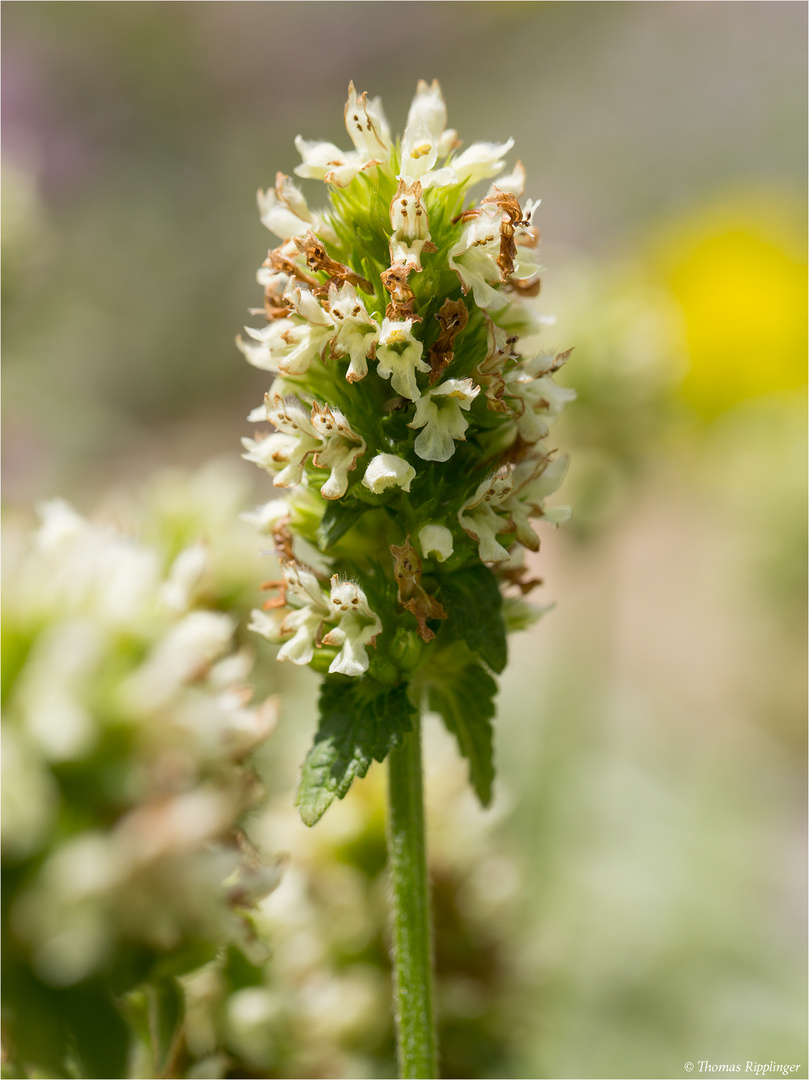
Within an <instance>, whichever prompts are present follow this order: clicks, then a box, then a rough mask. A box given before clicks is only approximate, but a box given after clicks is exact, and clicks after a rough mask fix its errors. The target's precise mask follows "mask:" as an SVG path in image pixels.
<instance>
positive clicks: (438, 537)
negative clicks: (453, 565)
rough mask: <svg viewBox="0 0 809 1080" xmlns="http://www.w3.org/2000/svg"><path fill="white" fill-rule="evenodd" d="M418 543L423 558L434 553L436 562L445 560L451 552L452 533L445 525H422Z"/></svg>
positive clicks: (427, 557)
mask: <svg viewBox="0 0 809 1080" xmlns="http://www.w3.org/2000/svg"><path fill="white" fill-rule="evenodd" d="M419 545H420V547H421V553H422V555H423V556H424V558H425V559H429V558H430V556H431V555H434V556H435V558H436V559H437V560H438V562H446V561H447V559H448V558H449V557H450V555H451V554H452V552H453V541H452V533H451V532H450V531H449V529H448V528H447V527H446V526H445V525H422V527H421V528H420V529H419Z"/></svg>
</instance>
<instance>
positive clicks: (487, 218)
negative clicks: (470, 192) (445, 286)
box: [449, 205, 508, 311]
mask: <svg viewBox="0 0 809 1080" xmlns="http://www.w3.org/2000/svg"><path fill="white" fill-rule="evenodd" d="M502 216H503V215H502V214H501V212H500V210H498V208H497V207H496V206H494V205H488V206H482V207H481V209H480V213H479V214H478V215H477V216H476V217H474V218H473V219H472V220H471V221H469V222H467V224H466V227H465V228H464V231H463V234H462V236H461V239H460V240H459V241H458V243H457V244H455V246H454V247H452V248H450V251H449V265H450V266H451V267H452V269H453V270H454V271H455V272H456V273H457V275H458V277H459V278H460V279H461V287H462V288H463V291H464V293H468V292H469V290H470V289H471V290H472V292H473V294H474V297H475V303H476V304H477V305H478V307H482V308H488V309H490V310H492V311H496V310H497V309H498V308H501V307H505V305H506V304H507V303H508V296H506V295H505V294H503V293H502V292H499V291H498V290H497V289H494V288H492V284H494V283H495V282H499V281H500V267H499V266H498V265H497V256H498V255H499V254H500V222H501V219H502Z"/></svg>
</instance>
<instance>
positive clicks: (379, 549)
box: [238, 82, 572, 824]
mask: <svg viewBox="0 0 809 1080" xmlns="http://www.w3.org/2000/svg"><path fill="white" fill-rule="evenodd" d="M345 121H346V128H347V130H348V133H349V136H350V137H351V140H352V142H353V144H354V149H353V150H351V151H349V152H344V151H342V150H340V149H338V148H337V147H336V146H334V145H333V144H331V143H326V142H310V141H307V140H305V139H302V138H298V140H297V141H296V145H297V148H298V150H299V151H300V153H301V156H302V158H303V162H302V164H301V165H299V166H298V167H297V168H296V170H295V172H296V173H297V175H298V176H301V177H304V178H312V179H320V180H322V181H324V182H325V184H326V185H327V187H328V190H329V195H330V202H331V206H330V209H328V210H319V211H313V210H310V208H309V206H308V203H307V201H306V199H305V198H304V196H303V194H302V192H301V191H300V190H299V188H298V187H297V186H296V185H295V183H294V182H293V181H292V180H291V179H290V178H289V177H288V176H284V175H283V174H281V173H279V174H278V176H277V178H276V184H275V188H274V189H273V190H270V191H266V192H259V197H258V201H259V208H260V212H261V220H262V222H263V223H264V224H265V225H266V226H267V227H268V228H269V229H270V230H271V231H272V232H274V233H275V234H276V235H277V236H278V237H279V238H280V239H281V241H282V243H281V244H280V246H278V247H276V248H274V249H273V250H271V251H270V252H269V254H268V256H267V259H266V260H265V262H264V263H263V265H262V267H261V269H260V271H259V274H258V280H259V282H260V283H261V284H262V285H263V286H264V307H263V309H262V311H261V314H262V315H263V316H264V322H263V324H262V325H261V326H260V327H258V328H253V327H248V328H247V331H246V334H247V337H246V338H245V339H241V338H240V339H239V342H238V343H239V346H240V348H241V350H242V351H243V353H244V355H245V356H246V358H247V359H248V361H249V362H250V363H251V364H253V365H255V366H256V367H259V368H261V369H263V370H266V371H269V372H272V373H273V374H274V375H275V379H274V381H273V383H272V385H271V388H270V390H269V391H268V393H267V395H266V397H265V402H264V405H262V406H260V407H259V408H257V409H255V410H254V412H253V413H252V414H251V417H250V419H251V420H253V421H256V422H262V421H267V420H268V421H269V422H270V423H271V424H272V425H273V428H274V431H272V433H269V434H259V435H258V436H257V437H256V438H254V439H252V438H251V439H245V440H244V445H245V451H246V452H245V457H246V458H247V459H248V460H250V461H253V462H255V463H256V464H258V465H259V466H261V467H262V468H264V469H266V470H267V471H268V472H269V473H271V474H272V476H273V483H274V485H275V486H276V487H278V488H282V489H284V490H285V491H286V492H287V496H286V498H284V499H281V500H279V499H274V500H272V501H270V502H269V503H267V504H266V505H265V506H264V507H262V508H261V509H259V510H258V511H257V512H256V513H255V514H254V515H253V516H252V520H253V521H254V522H255V523H256V524H257V525H258V526H259V527H260V528H261V529H262V530H264V531H266V532H271V533H272V534H273V536H274V537H275V544H276V549H277V552H278V554H279V556H280V560H281V567H282V574H283V577H282V578H281V579H280V580H278V581H273V582H269V583H268V585H267V588H272V589H274V590H275V591H276V595H274V596H273V597H272V598H271V599H270V600H269V601H268V602H267V603H266V604H265V605H264V608H263V609H262V610H259V611H255V612H254V614H253V617H252V628H253V629H254V630H256V631H257V632H258V633H260V634H263V635H264V636H265V637H267V638H269V639H270V640H271V641H274V642H277V643H278V644H280V646H281V648H280V650H279V653H278V658H279V659H280V660H291V661H292V662H293V663H296V664H309V665H311V666H312V667H314V668H315V669H316V670H317V671H320V672H322V673H323V674H324V675H325V676H326V678H325V682H324V686H323V692H322V695H321V702H320V705H321V727H320V731H319V732H318V736H317V738H316V742H315V746H314V748H313V750H312V751H311V752H310V754H309V756H308V758H307V760H306V763H305V765H304V771H303V779H302V784H301V789H300V795H299V805H300V809H301V813H302V816H303V818H304V821H306V822H307V823H309V824H313V823H314V822H315V821H317V819H318V818H319V817H320V816H321V815H322V814H323V812H324V811H325V810H326V808H327V807H328V805H329V804H330V802H331V801H332V800H333V798H334V797H335V796H337V797H342V796H343V795H345V793H346V791H347V790H348V788H349V786H350V784H351V781H352V779H353V778H354V777H355V776H361V775H364V773H365V772H366V771H367V769H368V767H369V764H370V762H371V760H372V759H376V760H379V761H381V760H382V759H384V758H385V756H386V755H387V753H388V752H389V751H390V750H392V749H393V748H394V747H396V746H398V745H399V744H400V742H401V740H402V737H403V735H404V734H405V733H406V732H408V731H409V730H411V728H412V725H413V718H414V715H415V714H416V712H417V710H418V708H419V706H420V704H421V702H422V701H423V700H424V698H425V696H426V700H427V702H428V703H429V706H430V707H431V708H432V709H434V710H435V711H437V712H439V713H440V714H441V715H442V716H443V718H444V720H445V722H446V723H447V725H448V726H449V728H450V730H452V731H453V732H454V733H455V735H456V736H457V737H458V741H459V744H460V747H461V751H462V753H464V754H465V755H466V756H467V757H468V758H469V761H470V773H471V779H472V782H473V784H474V786H475V789H476V791H477V793H478V795H479V796H480V798H481V800H482V801H483V802H484V803H487V802H488V801H489V799H490V798H491V783H492V776H493V769H492V757H491V727H490V721H491V718H492V715H493V712H494V707H493V705H492V698H493V696H494V694H495V691H496V685H495V682H494V680H493V679H492V677H491V675H490V671H493V672H499V671H502V669H503V668H504V666H505V663H506V636H505V631H506V627H507V625H509V624H511V623H513V624H522V625H524V623H525V620H526V617H527V616H528V612H527V610H526V605H524V604H523V603H521V602H520V601H519V600H518V599H514V598H511V599H507V600H506V602H505V604H504V603H503V597H502V594H501V587H502V588H509V587H510V588H512V589H514V590H516V592H517V593H518V594H524V593H526V592H527V591H528V590H529V589H530V587H531V586H532V585H533V584H535V582H531V581H528V580H526V576H525V567H524V566H523V563H522V561H521V554H522V550H523V549H524V548H528V549H529V550H532V551H536V550H537V549H538V547H539V538H538V536H537V534H536V532H535V530H534V527H533V525H532V519H533V518H537V517H540V518H545V519H546V520H549V521H551V522H553V523H557V522H559V521H561V520H563V518H564V517H565V516H566V510H564V509H562V508H549V507H547V506H546V505H545V499H546V498H547V496H548V495H550V494H551V493H552V492H553V491H554V490H555V489H556V488H557V487H558V485H559V483H560V481H561V479H562V477H563V475H564V472H565V468H566V465H567V459H566V457H565V456H564V455H562V454H558V453H556V451H555V450H554V449H552V448H551V447H549V445H548V444H547V442H546V441H545V440H546V438H547V436H548V431H549V424H550V422H551V421H552V420H553V419H554V418H555V417H556V416H557V415H558V413H559V411H560V410H561V408H562V406H563V405H564V403H565V401H567V400H568V399H569V398H570V397H571V396H572V391H570V390H568V389H565V388H562V387H559V386H557V385H556V384H555V383H554V381H553V375H554V372H555V371H557V370H558V368H559V367H560V365H561V364H562V363H563V362H564V361H565V359H566V358H567V355H568V354H567V353H562V354H556V355H554V354H553V353H548V352H543V351H541V350H539V349H538V348H537V347H536V336H537V333H538V331H539V330H540V328H541V325H542V323H543V321H546V320H543V319H542V318H541V317H540V316H538V315H537V314H536V313H535V312H534V311H533V309H532V307H531V306H530V305H529V304H528V303H527V302H526V298H527V297H532V296H535V295H536V293H537V292H538V290H539V276H538V273H539V270H540V267H539V265H538V263H537V260H536V247H537V243H538V240H539V233H538V231H537V229H536V228H535V226H534V224H533V217H534V212H535V210H536V205H537V204H536V203H534V202H531V201H530V200H528V201H527V202H525V203H524V205H522V206H521V204H520V201H519V200H520V198H521V197H522V194H523V190H524V185H525V172H524V169H523V168H522V166H521V165H520V164H519V163H517V165H516V166H515V168H514V169H513V171H512V172H510V173H509V174H507V175H500V174H501V173H502V171H503V169H504V166H505V155H506V154H507V153H508V151H509V150H510V149H511V147H512V145H513V140H509V141H508V142H506V143H476V144H474V145H472V146H470V147H469V148H468V149H466V150H463V151H459V149H458V148H459V147H460V140H459V139H458V137H457V133H456V132H455V131H454V130H452V129H448V128H447V126H446V107H445V105H444V100H443V97H442V94H441V90H440V87H439V85H438V83H437V82H433V83H432V84H431V85H428V84H427V83H426V82H420V83H419V85H418V90H417V92H416V96H415V98H414V99H413V103H412V105H411V107H410V112H409V115H408V119H407V126H406V128H405V131H404V135H403V136H402V139H401V140H400V141H399V142H397V143H395V144H394V142H393V141H392V139H391V135H390V130H389V127H388V124H387V121H386V120H385V116H384V113H383V111H382V107H381V104H380V102H379V100H378V99H376V100H373V101H369V100H368V98H367V95H365V94H362V95H358V94H357V93H356V91H355V89H354V86H353V84H352V85H351V86H350V87H349V97H348V102H347V104H346V108H345ZM493 177H498V179H497V181H496V182H495V184H493V185H492V186H491V187H490V188H489V190H488V192H487V193H486V194H485V196H484V197H483V198H482V199H481V200H480V202H479V203H478V204H477V205H475V204H474V203H472V202H470V200H469V191H470V189H471V188H472V187H474V185H475V184H477V183H478V182H479V181H482V180H487V179H491V178H493ZM301 541H303V543H301Z"/></svg>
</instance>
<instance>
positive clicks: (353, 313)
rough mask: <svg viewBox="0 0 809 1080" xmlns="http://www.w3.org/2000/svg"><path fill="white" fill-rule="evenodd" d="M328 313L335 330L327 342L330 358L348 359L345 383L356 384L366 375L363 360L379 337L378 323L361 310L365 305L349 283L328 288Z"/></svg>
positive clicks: (364, 360) (366, 371) (365, 364)
mask: <svg viewBox="0 0 809 1080" xmlns="http://www.w3.org/2000/svg"><path fill="white" fill-rule="evenodd" d="M329 312H330V314H331V318H332V322H333V324H334V327H335V329H336V334H335V335H334V337H333V338H332V340H331V354H332V355H333V356H348V357H350V363H349V365H348V370H347V371H346V379H347V380H348V381H349V382H359V380H360V379H364V378H365V376H366V375H367V374H368V363H367V358H368V357H369V356H372V355H373V353H374V348H375V346H376V342H377V339H378V337H379V324H378V323H377V322H376V321H375V320H374V319H372V318H371V316H370V315H369V314H368V312H367V311H366V310H365V304H364V303H363V301H362V300H361V299H360V297H359V296H358V295H357V290H356V289H355V288H354V286H353V285H352V284H350V282H344V283H343V284H342V285H340V286H339V287H338V286H337V285H336V284H334V283H332V284H331V286H330V287H329Z"/></svg>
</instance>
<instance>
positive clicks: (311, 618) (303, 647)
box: [254, 560, 332, 664]
mask: <svg viewBox="0 0 809 1080" xmlns="http://www.w3.org/2000/svg"><path fill="white" fill-rule="evenodd" d="M281 569H282V571H283V574H284V580H285V582H286V594H285V595H286V600H287V602H288V603H290V604H291V605H294V607H295V609H296V610H293V611H290V612H288V613H287V614H286V615H285V616H284V619H283V621H282V623H281V626H280V627H278V628H277V630H276V632H279V635H280V634H284V635H288V634H290V633H291V634H292V637H291V638H290V640H289V641H287V642H286V643H285V644H284V645H283V646H282V647H281V649H280V650H279V652H278V659H279V660H291V661H292V663H293V664H308V663H309V662H310V660H311V659H312V657H313V656H314V648H315V639H316V638H317V635H318V633H319V631H320V627H321V625H322V624H323V623H324V622H326V621H327V620H329V619H330V618H331V617H332V611H331V607H330V605H329V599H328V597H327V596H326V594H325V592H324V591H323V589H322V588H321V585H320V582H319V581H318V579H317V577H316V576H315V575H314V574H313V573H312V571H311V570H309V569H308V567H306V566H303V565H302V564H301V563H296V562H291V561H289V560H282V563H281ZM254 614H255V613H254ZM254 621H255V622H256V623H257V624H258V625H257V629H258V630H259V633H265V632H266V634H265V636H268V637H269V633H270V632H271V625H270V624H269V623H265V624H264V626H263V628H259V627H260V625H261V624H260V623H258V620H254ZM270 640H272V638H270Z"/></svg>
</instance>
